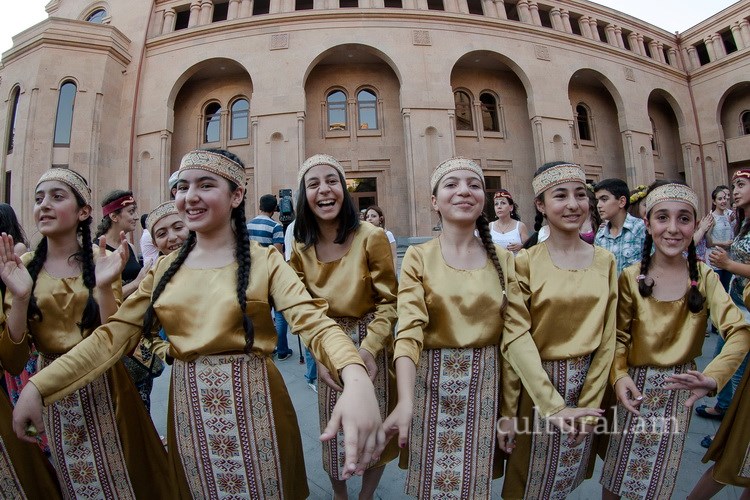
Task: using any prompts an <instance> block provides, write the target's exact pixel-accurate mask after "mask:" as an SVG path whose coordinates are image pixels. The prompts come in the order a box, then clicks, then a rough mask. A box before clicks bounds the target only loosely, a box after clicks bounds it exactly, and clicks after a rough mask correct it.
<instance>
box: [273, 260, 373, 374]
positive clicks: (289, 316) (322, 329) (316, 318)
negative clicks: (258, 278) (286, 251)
mask: <svg viewBox="0 0 750 500" xmlns="http://www.w3.org/2000/svg"><path fill="white" fill-rule="evenodd" d="M267 262H268V264H267V265H268V276H269V282H270V283H269V293H270V295H271V298H272V299H273V303H274V305H275V307H276V310H277V311H279V312H281V313H283V314H284V318H286V320H287V321H288V322H289V326H290V327H291V329H292V332H294V333H296V334H299V335H300V336H301V337H302V340H303V341H304V342H305V345H306V346H307V347H308V348H309V349H310V352H312V354H313V356H314V357H315V359H316V360H318V361H321V362H324V363H325V364H326V365H328V368H329V369H330V370H331V373H334V374H336V373H338V372H339V371H340V370H342V369H343V368H344V367H346V366H348V365H350V364H358V365H361V366H362V367H364V362H363V361H362V358H361V357H360V356H359V353H358V352H357V350H356V348H355V347H354V344H353V343H352V341H351V339H350V338H349V337H348V336H347V335H346V334H345V333H344V332H343V330H341V328H340V327H339V326H338V325H337V324H336V323H335V322H334V321H333V320H332V319H330V318H329V317H328V316H326V313H327V312H328V304H326V301H325V300H323V299H313V298H312V297H310V294H309V293H308V292H307V289H306V288H305V285H303V284H302V282H301V281H300V279H299V278H298V277H297V275H296V273H295V272H294V270H293V269H292V268H291V267H289V265H288V264H287V263H286V262H285V261H284V257H283V256H282V255H281V253H279V252H278V251H276V249H275V248H273V247H269V249H268V255H267Z"/></svg>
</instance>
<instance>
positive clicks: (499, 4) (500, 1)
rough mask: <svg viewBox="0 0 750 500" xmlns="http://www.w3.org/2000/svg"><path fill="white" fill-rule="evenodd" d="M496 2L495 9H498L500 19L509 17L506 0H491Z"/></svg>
mask: <svg viewBox="0 0 750 500" xmlns="http://www.w3.org/2000/svg"><path fill="white" fill-rule="evenodd" d="M491 1H492V2H493V3H494V4H495V10H496V11H497V17H498V18H499V19H508V13H507V12H506V11H505V1H504V0H491Z"/></svg>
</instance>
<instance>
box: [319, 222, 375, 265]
mask: <svg viewBox="0 0 750 500" xmlns="http://www.w3.org/2000/svg"><path fill="white" fill-rule="evenodd" d="M368 224H370V223H369V222H368ZM370 225H371V226H372V224H370ZM361 227H362V224H361V223H360V225H359V226H357V229H355V230H354V235H353V236H352V242H351V243H350V244H349V248H347V249H346V252H344V253H343V254H342V255H341V257H339V258H338V259H334V260H329V261H328V262H323V261H322V260H320V258H318V250H317V249H316V248H315V245H313V246H312V250H313V253H314V254H315V262H317V263H318V264H320V265H321V266H326V265H328V264H335V263H336V262H341V260H342V259H343V258H344V257H346V256H347V255H349V252H351V251H352V247H354V241H355V240H356V239H357V237H358V236H359V234H360V228H361ZM372 227H377V226H372ZM377 229H380V230H382V231H383V232H384V233H385V229H383V228H380V227H378V228H377Z"/></svg>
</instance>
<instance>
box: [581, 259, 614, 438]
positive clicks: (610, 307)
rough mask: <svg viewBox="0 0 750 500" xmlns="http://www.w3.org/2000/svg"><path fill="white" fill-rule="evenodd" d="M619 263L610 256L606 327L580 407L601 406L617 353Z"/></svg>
mask: <svg viewBox="0 0 750 500" xmlns="http://www.w3.org/2000/svg"><path fill="white" fill-rule="evenodd" d="M616 322H617V265H616V264H615V258H614V256H612V255H610V256H609V298H608V300H607V306H606V310H605V313H604V327H603V329H602V336H601V342H600V343H599V347H597V349H596V351H594V354H593V358H592V359H591V365H590V366H589V371H588V374H587V375H586V381H585V382H584V383H583V389H581V395H580V396H579V397H578V407H579V408H599V407H600V406H601V404H602V399H604V390H605V389H606V388H607V381H608V380H609V373H610V370H611V369H612V361H613V360H614V355H615V339H616V335H617V332H616V330H617V328H616ZM581 420H582V421H583V422H584V423H588V424H592V425H594V424H596V422H597V421H598V420H599V419H598V418H597V417H584V418H583V419H581Z"/></svg>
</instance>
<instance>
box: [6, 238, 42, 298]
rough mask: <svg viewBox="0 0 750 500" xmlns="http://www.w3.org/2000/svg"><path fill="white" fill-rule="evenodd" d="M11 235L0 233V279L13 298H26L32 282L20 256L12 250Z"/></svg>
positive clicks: (29, 294)
mask: <svg viewBox="0 0 750 500" xmlns="http://www.w3.org/2000/svg"><path fill="white" fill-rule="evenodd" d="M13 246H14V243H13V237H12V236H9V235H7V234H5V233H2V234H0V266H1V267H0V279H2V280H3V282H4V283H5V286H6V287H7V288H8V290H10V291H11V293H12V294H13V297H14V300H16V301H22V300H28V298H29V297H30V296H31V288H32V287H33V285H34V282H33V281H32V280H31V276H30V275H29V272H28V271H27V270H26V267H25V266H24V265H23V262H21V257H19V256H18V255H16V254H15V252H14V251H13Z"/></svg>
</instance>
